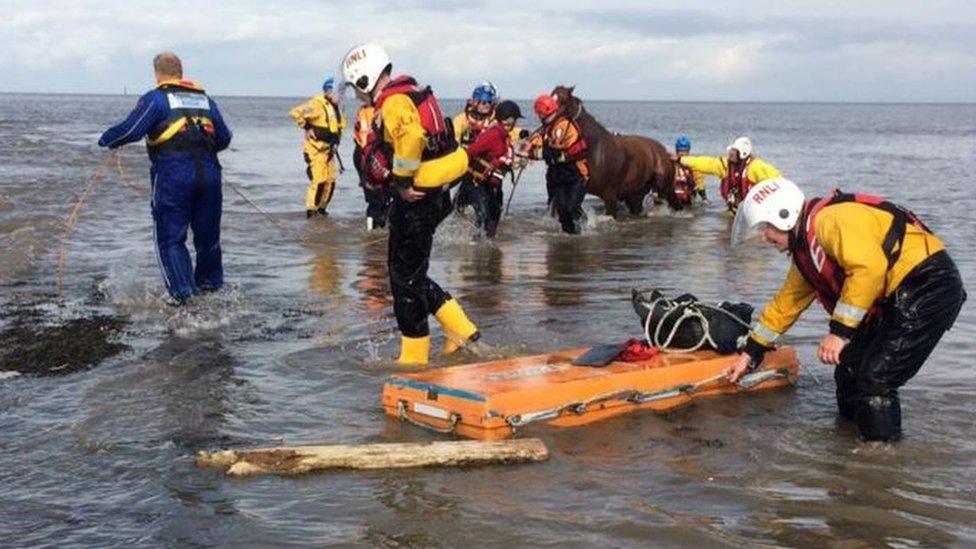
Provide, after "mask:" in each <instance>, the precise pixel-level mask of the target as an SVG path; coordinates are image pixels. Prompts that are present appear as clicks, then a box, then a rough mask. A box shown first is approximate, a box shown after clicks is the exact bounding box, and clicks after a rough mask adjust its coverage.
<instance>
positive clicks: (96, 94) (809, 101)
mask: <svg viewBox="0 0 976 549" xmlns="http://www.w3.org/2000/svg"><path fill="white" fill-rule="evenodd" d="M0 95H68V96H81V97H83V96H89V97H139V96H141V95H142V93H134V94H121V93H106V92H44V91H38V92H24V91H0ZM214 97H218V98H221V97H226V98H233V99H300V98H303V97H309V96H308V95H253V94H214ZM441 99H444V100H448V101H467V97H442V98H441ZM507 99H509V100H511V101H522V102H528V103H531V102H532V101H534V99H532V98H519V97H517V98H507ZM584 100H585V101H588V102H596V103H728V104H756V103H772V104H823V105H976V100H972V101H962V100H960V101H933V100H913V101H906V100H877V99H876V100H846V99H696V100H688V99H601V98H597V99H584Z"/></svg>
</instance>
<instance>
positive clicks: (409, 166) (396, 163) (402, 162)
mask: <svg viewBox="0 0 976 549" xmlns="http://www.w3.org/2000/svg"><path fill="white" fill-rule="evenodd" d="M393 169H394V170H407V171H416V170H418V169H420V160H406V159H404V158H397V157H393Z"/></svg>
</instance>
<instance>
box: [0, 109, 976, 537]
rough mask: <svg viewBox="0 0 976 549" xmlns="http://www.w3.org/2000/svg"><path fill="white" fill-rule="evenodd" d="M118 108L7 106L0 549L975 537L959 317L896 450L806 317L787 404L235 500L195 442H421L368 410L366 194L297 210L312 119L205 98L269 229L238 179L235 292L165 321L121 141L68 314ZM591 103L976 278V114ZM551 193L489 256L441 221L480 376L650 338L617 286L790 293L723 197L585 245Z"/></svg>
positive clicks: (1, 188) (794, 338)
mask: <svg viewBox="0 0 976 549" xmlns="http://www.w3.org/2000/svg"><path fill="white" fill-rule="evenodd" d="M133 102H134V98H132V97H129V98H124V97H85V96H26V95H0V131H2V135H3V143H4V145H3V148H2V149H0V341H2V342H3V344H4V345H5V348H4V349H3V350H2V351H0V359H2V360H3V363H2V370H5V371H4V372H0V433H2V436H0V441H2V446H0V486H2V487H3V488H2V497H0V539H3V540H4V545H5V546H9V545H24V546H27V545H29V546H36V545H42V544H49V545H55V544H57V545H66V544H76V545H86V546H92V545H133V544H149V545H160V544H166V545H178V546H196V545H214V544H220V545H235V546H236V545H271V544H274V545H310V544H311V545H327V544H342V545H348V544H369V545H408V546H413V545H416V546H460V545H472V544H489V545H505V546H514V545H522V544H526V543H529V544H532V545H556V544H565V543H566V542H569V543H570V544H574V545H575V544H584V543H586V544H599V545H609V546H629V545H647V544H648V543H654V544H656V545H691V544H696V545H697V544H710V545H730V546H731V545H735V546H742V545H746V544H748V545H754V544H772V545H820V544H824V543H831V544H836V543H844V544H857V545H863V544H868V545H891V546H913V545H925V546H931V545H948V544H959V545H971V544H976V526H974V525H976V494H974V492H973V488H972V487H973V486H974V485H976V468H974V467H973V464H974V463H976V442H974V440H976V428H974V425H973V415H972V414H973V412H972V410H973V409H974V408H976V387H974V383H973V381H974V377H976V376H974V374H973V369H972V366H971V364H972V361H971V358H970V357H971V354H970V353H972V352H973V349H974V344H973V343H972V341H973V339H974V335H976V318H974V313H973V307H972V305H969V304H968V305H967V306H966V307H964V308H963V311H962V313H961V315H960V317H959V320H958V321H957V323H956V327H955V328H954V329H953V330H952V331H951V332H950V333H949V334H948V335H947V336H946V337H945V339H944V340H943V342H942V343H941V344H940V346H939V347H938V348H937V349H936V351H935V353H934V354H933V355H932V357H931V358H930V359H929V362H928V363H927V364H926V366H925V367H924V368H923V370H922V371H921V372H920V374H919V375H918V376H917V377H916V378H915V379H913V380H912V381H911V382H910V383H909V384H908V385H907V386H906V387H905V389H904V390H903V403H904V406H905V435H906V439H905V441H903V442H902V443H900V444H897V445H894V446H885V445H870V444H861V443H858V442H857V441H856V440H855V437H854V436H853V433H852V429H851V427H850V426H849V425H844V424H838V423H837V421H836V417H835V412H834V403H833V381H832V378H831V372H830V370H829V369H827V368H825V367H824V366H821V365H819V364H818V363H817V361H816V359H815V354H814V353H815V348H816V343H817V341H818V340H819V337H820V336H821V335H822V333H823V332H824V330H825V329H826V317H825V315H824V313H823V312H822V311H819V310H815V309H814V308H811V310H810V311H809V312H808V313H807V314H806V315H805V316H804V318H803V319H802V320H801V321H800V322H799V323H798V325H797V326H796V327H795V328H794V330H793V331H792V333H791V337H790V342H791V343H792V344H794V345H796V347H797V349H798V351H799V353H800V356H801V360H802V362H803V364H804V370H803V372H802V377H801V380H800V382H799V385H798V387H797V388H796V390H792V391H783V392H777V393H771V394H762V395H753V396H748V397H743V398H728V399H723V400H713V401H706V402H699V403H697V404H696V405H695V406H693V407H691V408H689V409H686V410H682V411H680V412H677V413H674V414H672V415H670V416H667V417H660V416H656V415H654V414H650V413H645V414H634V415H630V416H625V417H621V418H617V419H613V420H610V421H606V422H603V423H598V424H594V425H590V426H586V427H580V428H575V429H568V430H560V429H552V428H545V427H536V428H530V429H527V430H526V431H525V432H526V434H531V435H533V436H539V437H541V438H542V439H543V440H544V441H545V442H546V443H547V444H548V445H549V447H550V449H551V452H552V458H551V459H550V460H549V461H548V462H547V463H544V464H537V465H525V466H515V467H511V466H507V467H501V466H500V467H485V468H477V469H463V470H412V471H393V472H367V473H357V472H342V473H327V474H317V475H309V476H304V477H300V478H258V479H251V480H246V481H240V480H232V479H228V478H225V477H224V476H222V474H220V473H218V472H216V471H210V470H198V469H197V468H196V467H195V466H194V465H193V463H192V460H191V456H192V455H193V454H194V453H195V452H196V451H197V450H200V449H212V448H218V447H229V446H253V445H268V444H279V443H288V444H293V443H311V442H324V443H339V442H345V443H359V442H374V441H409V440H428V439H432V438H434V437H435V435H430V434H428V433H425V432H420V431H418V430H417V429H415V428H413V427H410V426H403V425H399V424H397V423H396V422H393V421H390V420H388V419H386V418H385V417H384V415H383V413H382V409H381V407H380V405H379V394H380V389H381V385H382V381H383V378H384V377H385V376H386V375H387V374H389V373H390V372H392V371H395V370H396V368H395V366H394V365H393V364H392V363H391V361H390V360H389V357H391V356H392V355H393V354H394V353H395V351H396V346H397V345H396V343H397V333H396V329H395V321H394V319H393V317H392V311H391V309H390V298H389V291H388V287H389V286H388V282H387V280H386V276H387V275H386V266H385V254H386V242H385V236H384V234H383V233H366V232H364V231H363V222H362V211H363V209H364V207H363V204H362V198H361V193H360V191H359V189H358V188H357V187H356V183H355V178H354V175H353V174H352V173H351V172H347V173H346V174H344V175H342V176H341V178H340V180H339V186H338V190H337V192H336V198H335V200H334V202H333V204H332V205H331V207H330V211H331V212H332V215H331V216H330V217H329V218H327V219H314V220H312V221H306V220H305V218H304V211H303V210H304V206H303V203H302V201H303V198H304V192H305V186H306V182H305V177H304V165H303V162H302V159H301V152H300V139H301V132H299V131H298V130H297V129H295V128H293V127H292V126H291V125H290V124H291V123H290V120H289V119H288V118H287V114H286V113H287V109H288V108H289V107H290V106H292V105H293V104H294V103H295V102H297V99H253V98H227V99H224V100H223V101H221V106H222V109H223V111H224V114H225V117H226V118H227V120H228V122H229V124H230V125H231V127H232V129H233V130H234V132H235V140H234V143H233V148H232V150H231V151H229V152H227V153H225V154H223V155H222V162H223V164H224V166H225V176H226V179H227V180H228V181H229V182H230V183H232V184H234V185H236V186H238V187H239V188H240V189H242V190H243V192H244V193H245V194H246V195H247V196H248V197H249V198H250V199H252V200H253V201H254V202H255V203H256V204H258V205H259V206H260V207H261V208H262V209H263V210H265V211H266V212H268V213H269V215H270V216H271V217H272V218H273V220H274V222H273V223H272V222H270V221H269V220H268V219H267V218H265V217H264V216H263V215H262V214H259V213H257V212H256V211H255V210H254V209H253V208H252V207H251V206H249V205H248V204H247V203H245V202H244V201H243V199H241V198H240V196H239V195H237V194H235V193H234V192H233V190H232V189H231V188H226V189H225V197H224V221H223V244H224V256H225V268H226V271H227V279H228V288H227V289H226V290H225V291H223V292H221V293H218V294H215V295H210V296H206V297H205V298H202V299H200V300H198V301H197V302H195V303H193V304H192V306H190V307H188V308H184V309H174V308H171V307H169V306H167V305H166V303H165V299H164V295H163V294H164V291H163V288H162V282H161V279H160V276H159V273H158V269H157V266H156V260H155V254H154V251H153V246H152V241H151V226H150V224H149V205H148V200H147V198H146V196H145V195H144V194H143V193H142V192H141V189H145V188H146V187H147V186H148V185H147V182H146V179H147V178H146V168H147V165H148V164H147V160H146V159H145V154H144V152H143V151H142V150H141V147H139V146H131V147H128V148H126V149H125V150H124V151H123V159H124V162H123V169H124V177H120V176H119V174H118V172H117V169H116V167H115V165H114V164H112V165H111V166H110V168H111V169H110V170H109V174H108V175H107V176H106V178H105V179H104V180H103V181H101V182H100V183H98V185H97V186H96V187H95V191H94V193H93V195H92V197H91V198H90V199H89V201H88V202H87V203H86V204H85V205H84V207H83V210H82V217H81V219H80V221H79V223H78V225H77V230H76V232H75V233H74V234H73V235H72V236H71V238H70V240H69V241H68V243H69V245H70V246H69V248H68V249H69V253H68V261H67V268H66V270H65V274H64V290H63V297H62V299H60V300H59V299H57V298H56V296H55V295H54V291H55V278H56V277H55V272H56V266H57V261H58V252H59V248H60V246H61V239H62V235H63V224H62V220H63V219H64V217H65V215H66V214H67V212H68V210H69V209H70V207H71V206H72V205H73V203H74V201H75V200H76V198H77V196H78V195H79V193H80V192H81V190H82V188H83V186H84V185H85V182H86V181H87V179H88V178H89V176H90V175H91V174H92V172H93V170H94V169H95V168H96V167H97V166H98V164H99V162H101V161H102V159H103V158H104V156H103V152H102V151H100V150H99V149H98V148H97V147H96V146H95V141H96V140H97V137H98V135H99V133H100V131H101V130H102V129H103V127H104V126H106V125H107V124H109V123H112V122H114V121H116V120H118V119H120V118H121V117H122V116H124V115H125V113H126V112H127V110H128V108H130V107H131V105H132V103H133ZM449 106H450V109H448V110H453V109H455V108H456V107H457V104H456V103H454V104H450V105H449ZM589 107H590V109H591V111H592V112H593V113H594V114H595V116H596V117H597V118H598V119H600V120H603V121H605V122H606V123H607V125H608V126H609V127H610V128H611V129H613V130H616V131H621V132H640V133H644V134H647V135H651V136H654V137H657V138H659V139H660V140H662V141H664V142H665V143H666V144H670V143H671V142H673V140H674V139H675V138H676V137H677V135H678V134H679V133H686V134H688V135H689V136H690V137H691V138H692V140H693V142H694V150H695V151H696V152H702V153H708V152H711V153H716V154H718V153H721V151H724V146H725V144H726V143H727V142H728V141H729V140H730V139H731V137H733V136H734V134H736V133H739V132H744V133H749V134H750V135H752V136H753V139H754V143H755V146H756V150H757V153H758V154H759V155H760V156H762V157H764V158H766V159H768V160H769V161H771V162H772V163H774V164H775V165H777V166H778V167H779V168H780V169H782V170H783V171H784V172H785V173H786V174H787V175H788V176H790V177H792V178H794V179H795V180H797V181H799V182H800V183H801V184H802V185H803V186H804V187H805V188H807V189H809V190H811V192H823V191H825V190H827V189H829V188H830V187H832V186H840V187H842V188H844V189H852V190H853V189H857V190H862V191H868V192H873V193H877V194H882V195H884V196H886V197H888V198H890V199H892V200H894V201H896V202H900V203H902V204H905V205H908V206H910V207H911V208H913V209H914V210H915V211H916V212H917V213H918V214H919V215H921V216H922V217H923V219H925V220H926V221H927V222H928V223H929V225H930V226H932V227H933V229H934V230H935V231H936V232H937V233H938V234H939V235H940V236H941V237H943V238H944V239H945V240H946V241H947V243H948V245H949V248H950V250H951V252H952V254H953V256H954V258H955V260H956V262H957V263H958V264H959V266H960V268H961V270H962V271H963V278H964V279H965V280H967V281H969V280H972V279H973V276H972V275H973V273H974V272H976V265H974V259H976V258H974V255H973V253H972V252H971V249H970V246H969V245H968V243H969V242H970V241H971V240H972V239H973V238H976V230H974V217H973V215H972V213H971V212H972V211H973V208H974V206H976V198H974V196H973V194H972V192H971V190H970V189H971V184H972V181H973V180H974V178H976V161H974V158H976V156H974V155H976V137H974V136H976V106H972V105H945V106H939V105H786V104H736V105H721V104H698V103H675V104H667V103H594V104H592V105H589ZM523 109H525V110H526V112H528V110H527V109H528V105H523ZM343 157H344V159H345V160H346V162H347V165H348V164H349V162H350V159H351V144H350V143H349V140H348V139H346V142H344V143H343ZM350 168H351V166H350ZM542 176H543V172H542V170H541V169H540V168H539V167H533V168H530V169H529V170H527V171H526V173H525V176H524V177H523V181H522V183H521V184H520V186H519V188H518V190H517V191H516V195H515V199H514V201H513V205H512V214H511V215H510V216H509V217H507V218H505V219H504V220H503V221H502V224H501V228H500V234H499V236H498V238H497V239H496V240H495V241H494V242H485V241H484V240H482V239H480V238H476V237H475V236H474V235H473V230H472V229H471V228H470V225H469V223H468V222H467V221H466V220H464V219H463V218H451V219H450V220H449V221H447V222H446V224H445V226H442V227H441V229H440V230H439V233H438V236H437V240H436V243H435V250H434V256H433V262H432V273H433V275H434V277H435V279H437V280H439V281H440V282H441V283H442V285H443V286H444V287H445V288H447V289H449V290H450V291H451V292H452V293H453V294H454V295H455V296H457V297H458V298H459V299H460V300H461V301H462V303H463V304H464V305H465V307H466V309H467V310H468V311H469V313H470V314H471V316H472V317H473V318H474V319H475V320H476V321H477V322H478V324H479V325H480V327H481V329H482V332H483V333H484V336H485V339H484V341H485V344H486V346H487V347H488V352H489V354H490V355H491V356H512V355H516V354H523V353H530V352H545V351H551V350H555V349H559V348H564V347H568V346H578V345H585V344H596V343H600V342H605V341H611V340H617V339H620V338H622V337H626V336H636V335H637V334H638V333H639V331H640V327H639V326H638V322H637V318H636V316H635V315H634V313H633V312H632V310H631V308H630V303H629V297H630V288H632V287H634V286H659V287H662V288H665V289H666V290H667V291H668V292H672V293H673V292H679V293H680V292H685V291H690V292H693V293H696V294H698V295H699V296H700V297H702V298H706V299H715V300H718V299H735V300H744V301H748V302H751V303H753V304H754V305H756V306H757V307H759V306H761V305H762V303H763V302H764V301H765V299H766V298H768V297H769V295H771V293H772V292H773V291H774V290H775V289H776V288H777V287H778V285H779V283H780V281H781V279H782V277H783V274H784V273H785V270H786V267H787V260H786V258H784V257H781V256H778V255H777V254H776V253H775V252H773V251H769V250H764V249H743V250H735V251H733V250H730V249H729V247H728V245H727V242H728V232H729V225H730V223H729V221H728V219H727V218H725V217H724V216H723V215H722V212H721V208H720V207H719V206H718V205H712V206H711V207H709V208H704V209H700V210H697V211H695V212H693V213H691V214H683V215H671V214H669V213H667V212H663V211H655V212H653V213H652V214H651V215H650V216H648V217H644V218H640V219H627V220H624V221H621V222H615V221H612V220H609V219H607V218H605V217H602V216H600V215H599V213H598V212H599V211H601V210H602V206H601V205H600V203H599V202H598V201H596V200H593V199H592V198H590V199H588V200H587V207H588V209H590V212H591V223H590V226H589V227H588V228H587V230H586V232H585V234H584V235H582V236H578V237H570V236H564V235H561V234H559V229H558V225H557V224H556V223H555V222H554V221H552V220H550V219H548V218H546V216H545V212H544V210H545V208H544V186H543V183H542ZM120 181H125V182H128V183H129V184H130V185H131V186H134V187H136V188H129V187H126V186H123V185H120ZM507 192H509V187H508V186H506V193H507ZM710 192H711V194H712V195H717V189H716V186H715V184H714V181H712V182H711V183H710ZM472 358H473V357H472V356H470V355H468V356H466V357H457V358H454V359H452V360H450V361H447V360H443V359H438V360H437V361H436V365H444V364H449V363H456V362H460V361H464V360H471V359H472ZM11 370H13V371H14V372H18V371H19V372H22V373H21V374H20V375H14V372H11ZM52 370H53V371H52ZM75 370H77V371H75ZM38 373H43V374H60V375H38Z"/></svg>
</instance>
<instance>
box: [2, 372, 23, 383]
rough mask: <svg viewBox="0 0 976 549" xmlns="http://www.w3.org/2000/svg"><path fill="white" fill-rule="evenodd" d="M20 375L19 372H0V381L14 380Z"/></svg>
mask: <svg viewBox="0 0 976 549" xmlns="http://www.w3.org/2000/svg"><path fill="white" fill-rule="evenodd" d="M19 375H20V372H0V381H3V380H5V379H11V378H15V377H17V376H19Z"/></svg>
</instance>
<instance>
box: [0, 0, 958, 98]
mask: <svg viewBox="0 0 976 549" xmlns="http://www.w3.org/2000/svg"><path fill="white" fill-rule="evenodd" d="M830 1H835V0H830ZM837 1H839V0H837ZM932 1H934V2H936V3H937V4H940V6H941V7H940V10H941V11H940V12H939V13H941V14H942V15H939V13H932V12H931V11H927V12H926V13H925V14H924V15H923V16H919V15H918V14H912V13H911V11H910V10H905V9H901V10H899V9H898V8H899V5H900V6H901V7H902V8H904V7H906V6H907V5H908V4H909V2H906V1H904V0H898V1H893V2H889V3H886V4H885V6H887V7H888V8H887V11H886V12H885V13H887V14H888V16H889V17H891V16H893V14H899V13H902V12H907V13H906V15H903V16H900V17H901V19H894V20H892V19H886V20H879V19H875V18H873V14H874V13H877V12H878V11H877V9H875V10H870V9H867V8H864V9H861V8H858V9H856V10H855V9H848V10H840V11H837V10H834V11H833V12H829V13H837V14H840V15H839V16H843V17H846V19H818V18H819V17H822V16H823V14H824V13H828V11H824V10H823V9H822V6H823V5H824V4H823V2H815V1H813V0H810V1H809V2H803V3H791V6H790V9H786V8H785V7H783V6H781V5H780V4H779V3H777V2H774V1H773V0H749V1H745V2H740V3H739V4H738V5H739V6H740V8H741V11H744V12H745V13H749V14H750V17H748V18H746V19H745V20H743V18H742V17H738V16H734V15H730V13H729V12H728V9H727V8H726V7H723V6H722V5H715V4H713V3H711V2H706V1H705V0H689V1H688V2H686V3H685V5H684V6H683V7H681V8H675V7H674V6H675V5H674V4H673V3H672V2H660V3H659V5H658V6H656V7H655V6H649V5H647V3H645V2H636V1H634V2H630V3H629V4H625V3H616V4H612V5H611V4H607V5H601V6H600V8H599V10H600V11H592V10H594V8H593V6H592V4H582V3H579V4H574V3H572V2H561V1H557V0H541V1H540V2H537V3H531V4H530V3H526V2H517V1H513V0H505V1H498V2H492V1H491V0H489V3H488V4H487V5H482V6H479V7H478V8H477V9H476V10H475V9H469V8H468V7H467V6H468V5H467V4H465V3H449V4H447V5H444V4H440V5H433V4H432V5H430V6H428V5H427V4H426V3H423V2H389V3H383V2H380V3H376V2H373V3H370V2H364V1H358V2H357V1H354V0H344V1H342V2H338V3H330V4H323V3H321V2H314V1H312V0H284V1H282V2H276V3H274V4H272V3H267V2H259V1H257V0H252V1H242V2H235V3H217V2H200V1H193V2H191V1H189V0H171V1H170V2H169V3H168V4H167V5H166V9H160V7H159V5H157V4H152V3H149V2H146V1H138V2H126V3H104V2H95V1H92V0H75V1H67V0H49V1H48V2H46V3H44V4H43V5H41V4H37V5H31V4H26V3H23V2H12V1H9V0H8V1H0V10H2V12H3V13H4V14H5V17H4V18H3V19H0V70H2V71H4V73H5V74H6V75H7V79H5V81H3V82H0V91H4V90H6V91H31V90H35V91H94V92H116V91H117V90H118V89H120V88H121V83H128V84H129V85H130V87H131V86H133V85H137V83H144V82H148V81H149V80H150V78H151V74H150V69H149V68H148V64H149V59H150V58H151V56H152V55H153V54H154V53H156V52H158V51H160V50H162V49H172V50H174V51H177V53H180V54H181V55H182V56H183V57H184V60H185V61H186V66H187V70H188V72H189V73H191V74H192V75H193V76H194V77H197V78H200V79H201V80H203V81H204V82H205V83H207V84H208V85H209V86H211V87H212V88H213V89H215V90H219V91H218V93H238V94H267V95H302V94H305V93H307V92H308V91H309V90H311V89H314V87H316V86H317V84H318V82H319V81H320V80H321V78H322V76H324V74H325V73H326V72H329V71H332V70H334V69H335V67H336V66H337V65H338V61H339V57H340V56H341V55H342V53H344V52H345V51H346V49H347V48H348V47H350V46H351V45H353V44H354V43H357V42H360V41H364V40H376V41H379V42H381V43H382V44H383V45H384V46H386V47H387V48H388V49H389V50H390V52H391V54H392V55H393V56H394V60H395V65H396V68H397V69H398V70H410V71H411V72H415V73H416V75H417V76H418V77H419V78H420V79H422V80H428V81H430V82H431V83H432V84H434V86H435V88H436V89H438V90H439V91H440V92H441V93H442V94H446V95H450V96H460V95H465V94H467V93H468V92H469V90H470V88H471V86H472V85H473V84H475V83H477V82H479V81H481V80H483V79H485V78H490V79H492V80H494V81H496V82H497V83H499V84H500V85H501V86H502V91H503V93H506V94H508V95H513V96H519V97H531V96H534V95H535V94H536V93H538V92H539V91H544V90H548V89H549V88H550V87H551V86H552V85H553V84H554V83H555V81H556V80H560V81H563V82H567V81H576V82H585V85H584V86H581V88H582V89H581V91H583V92H584V93H586V94H588V95H589V96H590V97H597V98H633V99H673V98H676V97H675V96H676V95H677V96H680V98H682V99H705V100H722V99H731V100H747V99H755V100H768V99H773V100H776V99H779V100H789V99H818V98H821V99H843V98H845V97H848V98H852V99H862V100H863V99H866V98H868V99H875V100H885V99H886V98H889V97H890V98H894V97H895V96H894V95H892V90H898V93H897V99H898V100H905V99H906V97H905V94H908V96H910V97H912V98H914V99H916V100H970V101H972V100H976V71H974V68H976V39H974V38H972V37H971V35H976V32H974V33H967V32H965V29H966V22H967V21H969V22H972V21H974V20H976V16H974V9H973V8H972V7H969V4H967V3H963V2H961V1H960V2H956V3H955V4H953V3H952V2H951V0H932ZM803 4H805V5H806V8H805V9H804V6H803ZM950 8H951V9H950ZM796 13H808V14H810V16H809V17H808V18H804V17H801V16H796V15H794V14H796ZM974 27H976V25H974ZM947 28H948V29H949V31H950V32H946V31H945V29H947ZM906 29H907V30H906ZM899 32H901V33H902V34H905V35H906V36H904V37H899V36H894V37H893V36H891V35H892V34H898V33H899ZM908 36H910V38H909V37H908ZM197 71H200V73H204V74H200V73H198V72H197ZM921 80H925V81H926V82H927V83H928V85H927V86H923V85H921V83H920V81H921ZM758 82H763V85H762V86H759V85H757V83H758ZM811 83H816V85H812V84H811ZM796 90H803V93H804V94H806V95H804V96H803V97H797V96H796V93H797V92H796ZM655 94H670V95H655Z"/></svg>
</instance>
